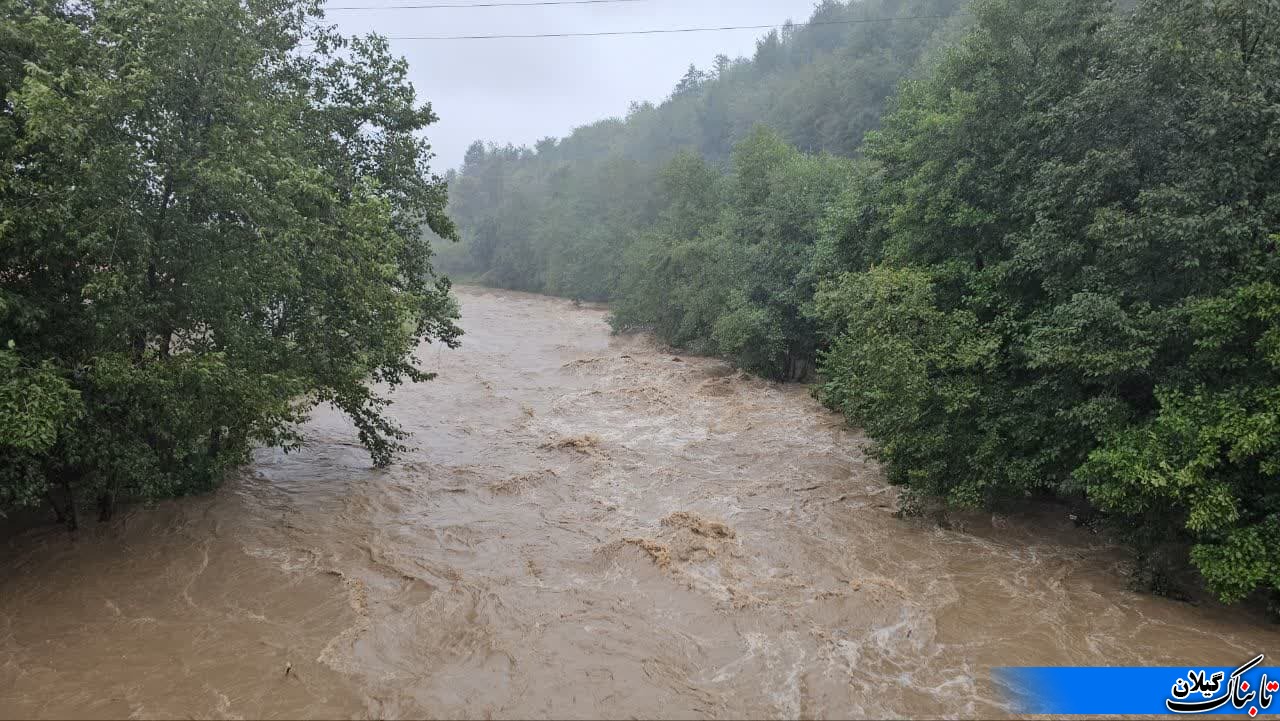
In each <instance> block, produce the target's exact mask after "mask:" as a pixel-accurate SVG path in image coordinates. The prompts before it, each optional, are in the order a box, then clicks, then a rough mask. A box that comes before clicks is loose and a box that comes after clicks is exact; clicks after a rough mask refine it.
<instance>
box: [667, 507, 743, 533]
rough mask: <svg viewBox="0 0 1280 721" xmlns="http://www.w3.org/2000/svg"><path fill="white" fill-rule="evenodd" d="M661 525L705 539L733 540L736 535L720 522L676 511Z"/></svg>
mask: <svg viewBox="0 0 1280 721" xmlns="http://www.w3.org/2000/svg"><path fill="white" fill-rule="evenodd" d="M662 525H664V526H667V527H668V528H687V529H689V530H690V531H693V532H694V533H696V534H698V535H699V536H705V537H706V538H734V537H735V536H737V533H735V532H734V530H733V529H732V528H730V527H729V526H728V525H727V524H725V523H723V522H721V521H712V520H708V519H706V518H703V517H702V516H699V515H697V514H696V513H689V512H688V511H676V512H675V513H672V514H671V515H669V516H667V517H666V518H664V519H662Z"/></svg>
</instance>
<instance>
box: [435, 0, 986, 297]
mask: <svg viewBox="0 0 1280 721" xmlns="http://www.w3.org/2000/svg"><path fill="white" fill-rule="evenodd" d="M962 5H963V0H867V2H861V3H853V4H847V5H846V4H844V3H841V2H836V1H835V0H825V1H824V2H822V3H820V4H819V5H818V7H817V8H816V9H815V11H814V14H813V17H812V18H811V21H812V22H814V23H827V24H817V25H812V26H807V25H806V26H794V25H793V26H788V27H786V28H784V29H783V30H782V31H781V32H774V33H770V34H769V35H767V36H765V37H764V38H763V39H761V40H760V41H759V42H758V43H757V48H756V52H755V54H754V56H753V57H752V58H750V59H747V58H738V59H732V60H731V59H730V58H728V57H725V56H720V57H719V58H717V59H716V61H715V62H714V64H713V66H712V67H710V68H706V69H698V68H694V67H690V68H689V71H688V72H687V73H686V74H685V76H684V77H683V78H682V79H680V82H679V83H678V85H677V86H676V88H675V89H674V91H673V92H672V95H671V97H670V98H668V99H667V100H666V101H665V102H663V103H662V104H661V105H658V106H655V105H653V104H651V103H635V104H633V105H632V108H631V110H630V112H629V113H628V114H627V116H626V118H624V119H622V118H614V119H609V120H603V121H600V122H598V123H595V124H592V125H589V126H586V127H583V128H579V129H578V130H576V131H575V132H574V133H573V134H572V135H570V136H569V137H567V138H564V139H562V140H555V139H552V138H548V139H545V140H542V141H540V142H538V143H537V144H536V145H535V147H533V148H524V147H512V146H505V147H503V146H494V145H488V146H486V145H485V144H483V143H479V142H477V143H476V144H474V145H473V146H472V147H471V148H470V149H469V151H468V152H467V154H466V158H465V161H464V163H463V166H462V168H461V169H460V171H459V172H458V173H456V174H452V175H451V176H450V177H449V178H448V180H449V194H450V206H449V213H450V216H451V217H453V218H454V220H455V221H456V222H457V223H458V225H459V227H460V228H461V229H462V230H463V243H462V244H461V245H459V246H457V247H445V248H442V249H441V255H440V266H441V268H442V269H443V270H446V271H448V272H449V273H450V274H452V275H454V276H462V277H471V278H478V279H481V280H482V281H483V282H485V283H489V284H492V285H498V286H502V287H507V288H513V289H517V290H528V291H538V292H545V293H553V294H557V295H564V296H569V297H578V298H582V299H584V300H606V299H609V298H611V297H612V296H613V295H614V292H615V289H616V287H617V284H618V282H619V279H620V278H621V276H622V262H623V255H624V250H625V248H626V246H627V245H629V244H630V243H631V241H632V240H633V239H634V238H636V237H637V236H638V234H640V233H641V232H642V231H643V230H645V229H646V228H648V227H650V226H652V225H653V224H654V223H655V221H657V219H658V216H659V214H660V213H661V211H662V209H663V202H662V199H661V198H660V197H659V187H658V185H659V177H660V175H661V173H662V170H663V167H664V166H665V165H666V163H667V162H669V161H671V160H672V158H673V157H674V156H675V155H676V154H677V153H680V152H682V151H688V152H692V153H695V154H696V155H698V156H699V157H702V158H705V159H706V160H707V161H708V162H709V163H710V164H712V166H714V167H716V168H718V169H721V170H723V169H724V167H725V166H726V164H727V163H728V162H729V157H730V155H731V153H732V151H733V148H734V146H735V145H737V144H738V143H739V142H741V141H743V140H745V139H746V138H747V137H748V136H750V135H751V133H752V131H753V130H754V129H755V127H756V126H757V125H760V124H764V125H767V126H768V127H771V128H774V129H775V130H776V131H777V132H779V133H780V134H781V135H782V137H783V138H784V139H785V140H786V141H787V143H789V144H790V145H792V146H794V147H796V148H800V149H803V150H805V151H807V152H813V153H820V152H828V153H832V154H839V155H849V154H851V153H853V152H854V151H855V150H856V149H857V148H858V147H859V145H861V143H862V137H863V134H864V133H866V131H868V130H870V129H873V128H875V127H877V125H878V123H879V120H880V116H881V114H882V113H883V108H884V105H885V103H886V101H887V100H888V98H889V97H890V96H892V95H893V92H894V88H895V87H896V86H897V83H898V81H899V80H901V79H902V77H903V76H904V75H906V74H907V73H908V72H910V71H911V69H912V68H914V67H915V66H916V65H917V63H918V62H919V59H920V58H921V56H922V55H923V54H924V53H925V52H926V51H927V50H928V49H929V48H930V47H933V46H934V45H936V44H938V43H939V42H940V40H939V38H940V37H943V36H945V35H946V34H947V33H948V30H949V29H951V28H953V27H954V26H955V25H958V24H960V23H963V22H964V21H965V20H966V19H965V18H954V19H952V16H954V15H955V14H956V13H957V12H958V9H959V8H960V7H961V6H962ZM903 17H909V18H916V19H912V20H898V21H890V20H888V18H903Z"/></svg>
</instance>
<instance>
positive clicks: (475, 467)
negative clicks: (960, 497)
mask: <svg viewBox="0 0 1280 721" xmlns="http://www.w3.org/2000/svg"><path fill="white" fill-rule="evenodd" d="M458 295H459V297H460V299H461V301H462V306H463V325H464V327H465V328H466V330H467V335H466V337H465V339H464V343H465V344H464V346H463V347H462V348H461V349H459V350H456V351H452V350H448V349H444V348H437V347H430V348H424V349H422V351H421V358H422V361H423V363H424V365H425V366H427V367H428V368H431V369H433V370H437V371H438V372H439V373H440V377H439V379H438V380H436V381H434V382H432V383H427V384H424V385H420V386H414V387H408V388H404V389H401V390H400V391H399V392H398V393H397V394H396V396H395V398H396V404H395V406H394V409H393V412H394V415H395V416H396V417H397V418H398V419H399V421H400V422H401V423H402V424H403V425H404V426H405V427H406V428H407V429H408V430H410V431H412V432H413V434H414V436H413V438H412V439H411V440H410V441H409V445H410V446H411V447H412V450H411V451H410V452H409V453H408V454H407V455H406V456H405V457H404V458H403V459H402V461H401V462H400V463H398V464H397V465H395V466H394V467H392V468H390V469H388V470H385V471H377V470H372V469H371V468H370V467H369V461H368V457H367V455H366V454H365V453H364V452H363V451H362V450H361V448H360V447H359V445H358V443H357V441H356V438H355V433H354V431H353V430H352V428H351V427H350V426H349V425H348V424H347V423H346V422H345V421H344V420H343V419H342V418H341V417H340V416H339V415H337V414H335V413H331V412H327V411H321V412H318V413H317V415H316V417H315V419H314V421H313V422H312V423H310V424H309V425H308V427H307V428H306V435H307V438H308V441H309V443H308V446H307V447H306V449H305V450H303V451H301V452H299V453H296V454H292V455H284V454H282V453H279V452H276V451H262V452H260V453H258V455H257V458H256V461H255V463H254V464H253V466H252V467H250V468H248V469H246V470H245V472H244V473H243V474H242V476H241V477H239V478H237V479H235V480H233V481H231V482H229V483H228V484H227V485H226V486H224V487H223V489H222V490H221V491H219V492H218V493H216V494H214V495H212V496H209V497H205V498H197V499H184V500H179V501H173V502H167V503H163V504H160V505H159V506H157V507H155V508H149V509H143V508H135V509H132V510H130V511H128V512H127V513H124V514H122V517H120V518H118V519H117V520H116V521H113V522H112V523H110V524H107V525H106V526H103V527H98V528H90V529H88V530H85V531H81V532H80V533H79V534H78V535H77V536H75V537H71V536H69V535H68V534H67V533H66V532H65V531H61V530H59V529H54V528H46V529H40V530H36V531H32V532H28V533H25V534H22V535H19V536H17V537H14V538H11V539H10V540H9V541H7V542H6V543H5V544H4V545H3V546H0V574H2V575H0V716H3V717H25V716H38V717H48V718H58V717H86V716H88V717H135V718H157V717H178V718H185V717H191V718H256V717H317V716H319V717H357V718H362V717H436V718H457V717H468V718H488V717H494V718H502V717H573V718H588V717H591V718H595V717H608V718H614V717H633V716H640V717H663V718H670V717H676V718H687V717H725V718H730V717H733V718H740V717H856V716H870V717H887V716H892V717H899V716H910V717H944V716H945V717H990V716H1001V715H1007V713H1008V712H1009V709H1008V707H1006V706H1005V705H1004V701H1003V699H1002V698H1001V696H1000V694H999V693H998V690H997V689H996V688H995V687H994V686H993V684H992V681H991V677H990V669H991V668H992V667H993V666H1002V665H1174V664H1179V663H1195V664H1199V665H1203V664H1217V665H1224V666H1236V665H1238V664H1240V663H1241V662H1243V661H1245V660H1248V659H1249V658H1252V657H1253V656H1254V655H1255V654H1257V653H1259V652H1280V633H1277V631H1276V630H1275V628H1274V627H1268V626H1266V625H1264V624H1261V623H1259V622H1258V621H1257V620H1256V619H1249V618H1245V617H1235V616H1232V615H1230V614H1228V613H1224V612H1223V611H1222V610H1221V609H1210V608H1198V607H1194V606H1191V605H1187V604H1182V603H1178V602H1174V601H1170V600H1165V599H1160V598H1156V597H1152V596H1148V595H1143V594H1139V593H1134V592H1131V591H1129V590H1128V579H1127V577H1126V574H1127V573H1129V572H1130V561H1129V559H1128V558H1127V556H1126V555H1125V554H1124V553H1122V552H1120V551H1118V550H1116V549H1114V548H1110V547H1108V546H1107V545H1105V544H1104V543H1103V541H1102V540H1101V539H1100V537H1098V536H1093V535H1090V534H1089V533H1087V532H1082V531H1079V530H1077V529H1075V528H1074V527H1073V526H1072V524H1071V523H1070V521H1069V520H1068V519H1067V518H1066V517H1065V516H1064V514H1063V513H1062V512H1060V511H1058V512H1055V511H1045V512H1043V513H1042V514H1040V515H1038V516H1036V517H1018V518H1004V517H998V516H991V515H989V514H987V515H983V516H973V517H968V518H965V519H963V521H962V522H961V523H958V524H956V525H955V526H953V527H952V528H950V529H945V530H944V529H941V528H938V527H937V526H936V525H933V524H929V523H926V522H923V521H903V520H898V519H896V518H894V517H893V515H892V513H893V511H894V509H895V493H896V491H895V490H894V489H892V488H890V487H888V486H886V484H885V482H884V480H883V478H882V475H881V473H880V471H879V470H878V468H877V466H876V465H875V463H874V462H873V461H871V460H869V459H868V457H867V455H866V448H867V443H868V442H867V440H866V439H865V438H864V437H863V436H861V435H860V434H858V433H857V432H855V431H853V430H849V429H846V428H845V427H844V426H843V424H842V423H841V421H840V419H839V418H838V417H836V416H833V415H831V414H830V413H828V412H826V411H824V410H823V409H821V408H820V407H819V406H818V404H817V403H816V402H815V401H813V400H812V399H811V398H810V397H809V395H808V394H807V391H806V389H805V388H803V387H799V386H784V385H776V384H771V383H767V382H764V381H761V380H756V379H751V378H748V377H745V376H742V375H740V374H738V373H736V372H734V371H732V370H731V369H730V368H728V367H727V366H725V365H724V364H722V363H720V362H718V361H714V360H708V359H699V358H690V357H683V356H681V357H676V356H674V355H673V353H672V352H671V351H669V350H664V349H662V348H660V347H659V346H658V345H656V344H655V343H654V342H653V341H652V340H650V339H647V338H645V337H624V338H615V337H610V335H609V332H608V327H607V325H606V323H605V313H604V312H603V311H601V310H598V309H586V308H575V307H574V306H572V305H571V304H569V303H567V302H564V301H560V300H554V299H548V298H541V297H537V296H529V295H522V294H516V293H505V292H496V291H488V290H481V289H470V288H464V289H461V290H460V291H459V293H458ZM286 665H290V666H291V668H292V671H291V672H290V673H289V674H287V675H286V673H285V668H286Z"/></svg>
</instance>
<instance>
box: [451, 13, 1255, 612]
mask: <svg viewBox="0 0 1280 721" xmlns="http://www.w3.org/2000/svg"><path fill="white" fill-rule="evenodd" d="M888 17H902V18H908V17H909V18H912V19H910V20H899V21H893V22H884V21H876V22H871V21H872V20H876V19H880V20H883V19H884V18H888ZM864 21H865V22H864ZM450 184H451V206H450V211H451V213H452V216H453V217H454V218H455V219H456V221H457V222H458V223H459V227H460V230H461V235H462V237H463V242H462V243H461V244H460V245H458V246H457V247H456V248H452V249H449V250H448V251H446V252H445V254H444V255H443V256H442V258H441V260H442V262H444V263H446V264H447V268H448V269H449V270H450V271H451V272H453V273H456V274H459V275H465V276H470V277H473V278H476V279H479V280H480V281H482V282H485V283H489V284H494V285H499V286H505V287H509V288H516V289H523V290H533V291H541V292H549V293H554V294H560V295H565V296H571V297H577V298H582V299H592V300H608V301H611V302H612V303H613V315H612V322H613V324H614V326H615V328H616V329H617V330H619V331H628V330H639V329H645V330H652V331H653V332H655V333H656V334H657V335H658V337H659V338H661V339H662V340H664V341H666V342H669V343H671V344H673V345H675V346H678V347H684V348H688V349H692V350H694V351H699V352H704V353H710V354H716V355H720V356H723V357H725V358H727V359H730V360H732V361H733V362H734V363H736V364H738V365H739V366H741V367H743V368H746V369H749V370H751V371H754V372H756V373H759V374H762V375H764V376H767V377H770V378H775V379H780V380H781V379H801V378H810V379H813V380H814V381H815V385H814V388H815V392H816V394H817V395H818V396H819V398H820V399H821V400H822V401H823V402H824V403H826V404H827V405H829V406H830V407H832V408H834V409H836V410H838V411H840V412H841V413H843V414H844V415H845V416H846V417H847V418H848V420H849V421H850V422H851V423H853V424H856V425H858V426H860V427H863V428H865V429H866V430H867V431H868V433H869V434H870V435H871V436H872V437H873V438H874V439H875V440H876V442H877V453H878V455H879V457H880V458H881V459H882V461H883V463H884V466H885V468H886V472H887V474H888V476H889V477H890V479H891V480H893V481H894V482H895V483H898V484H902V485H904V486H906V487H907V491H906V493H905V494H904V499H905V502H906V503H905V506H906V507H907V508H908V509H909V508H910V507H912V506H916V505H919V504H918V502H920V501H923V500H927V499H943V500H945V501H947V502H949V503H951V504H955V505H959V506H965V507H988V506H992V505H994V504H999V503H1003V502H1008V501H1016V500H1018V499H1026V498H1044V497H1056V498H1066V499H1072V500H1073V501H1074V502H1078V503H1088V504H1089V505H1090V506H1091V507H1092V509H1093V511H1092V512H1091V513H1094V514H1096V517H1097V518H1099V519H1101V521H1102V522H1105V523H1108V524H1110V525H1111V527H1113V528H1115V529H1118V530H1119V531H1121V532H1122V533H1123V534H1124V535H1125V537H1127V538H1128V539H1129V540H1130V541H1131V542H1132V543H1133V544H1134V545H1135V547H1136V548H1137V549H1138V551H1139V558H1140V563H1139V566H1140V568H1142V569H1143V570H1144V573H1145V574H1146V575H1147V580H1148V581H1149V582H1150V583H1152V584H1154V585H1156V586H1158V585H1160V584H1161V583H1162V582H1163V581H1162V578H1163V575H1162V573H1163V571H1162V569H1164V568H1166V567H1169V566H1170V565H1171V564H1176V563H1180V562H1181V561H1182V560H1183V559H1189V560H1190V562H1191V563H1192V564H1193V565H1194V567H1195V568H1197V569H1198V570H1199V572H1200V574H1201V575H1202V577H1203V580H1204V582H1205V584H1206V585H1207V587H1208V588H1209V589H1211V590H1212V591H1213V592H1214V593H1216V594H1217V595H1218V596H1219V597H1221V598H1222V599H1223V600H1226V601H1238V600H1242V599H1244V598H1246V597H1248V596H1250V595H1253V594H1255V593H1258V594H1260V595H1266V594H1270V595H1271V598H1272V599H1276V598H1280V595H1277V594H1278V593H1280V551H1278V550H1277V549H1280V252H1278V251H1277V245H1278V244H1280V0H1141V1H1140V2H1137V3H1136V4H1134V3H1122V4H1120V6H1117V5H1116V4H1113V3H1110V2H1105V1H1104V0H974V2H972V3H969V4H962V3H959V2H946V1H942V2H939V1H937V0H917V1H913V2H908V1H894V0H868V1H867V2H853V3H850V4H848V5H844V4H841V3H838V2H830V1H828V2H824V3H823V4H821V5H820V6H819V7H818V8H817V10H816V11H815V14H814V16H813V18H812V24H809V25H801V26H792V27H789V28H787V29H785V30H784V31H783V32H781V33H777V34H771V35H769V36H767V37H765V38H764V39H763V40H761V41H760V42H759V44H758V48H757V51H756V53H755V56H754V57H753V58H751V59H739V60H730V59H728V58H721V59H720V60H719V61H718V62H717V63H716V66H715V67H714V68H711V69H710V70H707V71H701V70H698V69H696V68H691V69H690V71H689V72H688V74H687V75H686V76H685V77H684V78H683V79H682V80H680V82H679V84H678V85H677V86H676V88H675V91H674V92H673V93H672V95H671V97H670V98H668V99H667V100H666V101H665V102H663V103H662V104H661V105H658V106H654V105H649V104H639V105H635V106H634V107H633V108H632V110H631V112H630V113H629V114H628V115H627V117H626V118H621V119H610V120H605V121H602V122H599V123H596V124H594V125H591V126H588V127H584V128H580V129H579V130H577V131H575V132H574V133H573V134H572V135H571V136H569V137H568V138H565V139H563V140H559V141H556V140H553V139H548V140H544V141H542V142H540V143H538V144H537V146H536V147H535V148H532V149H530V148H515V147H510V146H508V147H498V146H493V145H488V146H486V145H483V144H479V143H478V144H476V145H474V146H473V147H472V148H471V150H470V152H469V153H468V154H467V157H466V161H465V164H464V165H463V167H462V168H461V169H460V171H459V172H458V173H456V174H454V175H451V176H450Z"/></svg>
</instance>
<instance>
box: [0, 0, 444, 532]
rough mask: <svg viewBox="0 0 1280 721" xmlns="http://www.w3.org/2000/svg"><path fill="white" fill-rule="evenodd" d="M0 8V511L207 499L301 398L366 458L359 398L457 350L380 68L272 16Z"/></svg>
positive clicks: (395, 437)
mask: <svg viewBox="0 0 1280 721" xmlns="http://www.w3.org/2000/svg"><path fill="white" fill-rule="evenodd" d="M0 6H3V10H4V12H3V13H2V14H0V18H2V19H0V97H3V99H4V100H3V105H0V153H3V155H4V158H3V161H0V344H3V348H0V407H2V408H3V409H4V411H5V412H4V413H3V419H0V510H3V509H6V508H14V507H21V506H29V505H33V504H35V503H38V502H41V501H43V500H46V499H48V500H52V501H53V503H54V505H55V507H57V508H58V509H59V512H60V513H61V514H64V515H66V514H74V511H75V506H76V505H77V504H78V503H83V502H89V501H97V502H98V503H99V504H100V505H101V506H102V508H103V510H104V512H109V510H110V507H111V505H112V504H113V503H114V501H115V499H116V498H118V497H124V498H142V499H147V498H157V497H161V496H167V495H174V494H182V493H187V492H192V491H199V490H204V489H207V488H209V487H211V486H212V485H213V484H215V483H216V482H217V481H218V480H219V479H220V478H221V477H222V476H223V475H224V473H225V472H226V471H227V469H229V468H231V467H232V466H234V465H237V464H239V463H241V462H243V461H245V460H246V458H247V453H248V451H249V449H250V448H251V447H252V446H253V445H254V444H259V443H266V444H275V445H283V446H285V447H291V446H293V445H294V444H296V443H297V442H298V440H299V439H298V437H297V435H296V432H295V431H294V430H293V429H294V428H295V426H296V424H297V423H298V422H299V421H300V420H302V419H303V418H304V416H305V415H306V413H307V411H308V409H310V408H311V407H313V406H315V405H316V404H318V403H322V402H331V403H333V404H335V405H336V406H337V407H339V408H341V409H342V410H343V411H345V412H346V413H347V414H349V415H350V416H351V418H352V419H353V420H354V421H355V424H356V426H357V427H358V429H359V432H360V437H361V440H362V441H363V442H364V444H365V445H366V446H367V447H368V448H369V450H370V452H371V453H372V455H373V458H374V460H375V461H376V462H377V463H386V462H388V460H389V459H390V457H391V454H392V453H394V452H395V450H396V449H397V448H398V441H399V439H400V438H402V436H403V434H402V433H401V432H400V430H399V429H398V428H397V427H396V426H395V425H394V424H393V423H392V422H390V421H389V420H388V419H387V418H386V417H385V416H384V414H383V413H382V409H383V407H384V406H385V405H386V401H385V400H384V399H383V398H381V397H380V396H379V395H378V394H377V393H376V392H375V391H374V390H373V386H372V385H371V383H381V384H387V385H391V386H394V385H396V384H399V383H403V382H407V381H419V380H424V379H426V378H427V377H428V376H427V374H425V373H423V372H422V371H420V370H418V369H417V368H416V367H415V365H414V364H413V361H412V357H411V354H412V352H413V350H414V349H415V348H416V347H417V345H418V344H419V343H420V342H421V341H423V340H426V339H439V340H443V341H445V342H447V343H453V342H455V341H456V339H457V337H458V335H459V331H458V329H457V327H456V326H455V325H454V322H453V320H454V318H455V317H456V310H455V307H454V304H453V302H452V300H451V299H450V297H449V293H448V290H449V287H448V283H447V281H444V280H443V279H437V278H436V276H435V275H434V274H433V272H432V268H431V262H430V261H431V247H430V245H429V244H428V243H427V242H425V241H424V240H423V239H422V228H423V227H429V228H430V229H431V230H432V231H434V233H435V234H437V235H439V236H443V237H452V236H453V235H454V233H455V231H454V229H453V226H452V224H451V222H450V221H449V220H448V219H447V217H446V216H445V215H444V205H445V199H446V198H445V186H444V183H443V181H442V180H441V179H439V178H437V177H435V176H432V175H431V174H430V172H429V170H428V168H427V161H428V159H429V157H430V153H429V151H428V146H427V145H426V143H425V141H424V140H423V139H422V138H421V136H420V134H419V131H420V130H421V129H422V128H423V127H425V126H427V125H428V124H430V123H431V122H433V121H434V120H435V116H434V114H433V113H432V111H431V108H430V106H429V105H420V104H418V103H417V102H416V100H415V97H414V93H413V89H412V87H411V86H409V84H408V83H407V81H406V79H405V73H406V66H405V64H404V61H403V60H400V59H397V58H395V57H393V56H392V55H391V54H390V53H389V51H388V47H387V44H386V41H385V40H382V39H379V38H377V37H369V38H363V39H355V40H345V39H343V38H341V37H339V36H337V35H335V34H334V33H333V32H332V31H331V30H328V29H325V28H322V27H321V28H318V29H317V28H316V27H315V22H316V20H317V18H318V17H319V8H318V6H317V5H316V4H314V3H311V2H299V1H297V0H246V1H245V2H240V1H238V0H200V1H199V2H185V1H178V0H121V1H114V2H89V3H82V2H76V3H64V2H47V1H45V0H0ZM304 41H305V42H307V43H310V45H309V46H308V47H306V48H305V49H304V48H303V47H302V43H303V42H304ZM73 519H74V515H71V516H70V520H73Z"/></svg>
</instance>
